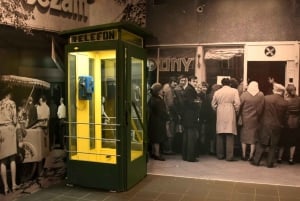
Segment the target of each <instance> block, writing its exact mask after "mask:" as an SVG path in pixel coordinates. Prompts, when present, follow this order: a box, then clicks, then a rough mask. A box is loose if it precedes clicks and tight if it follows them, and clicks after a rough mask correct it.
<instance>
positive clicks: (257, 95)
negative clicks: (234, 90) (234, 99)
mask: <svg viewBox="0 0 300 201" xmlns="http://www.w3.org/2000/svg"><path fill="white" fill-rule="evenodd" d="M240 99H241V106H240V111H239V113H240V118H241V125H240V126H241V131H240V135H241V136H240V137H241V138H240V140H241V144H242V160H247V159H246V148H247V145H250V154H249V158H248V161H251V160H252V159H253V155H254V151H255V144H256V141H257V133H258V128H259V126H258V125H259V120H260V117H261V114H262V111H263V108H264V94H263V93H262V92H261V91H260V90H259V87H258V83H257V82H255V81H252V82H250V84H249V85H248V87H247V91H245V92H243V93H242V95H241V96H240Z"/></svg>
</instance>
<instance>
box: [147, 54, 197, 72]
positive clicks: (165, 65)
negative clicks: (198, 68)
mask: <svg viewBox="0 0 300 201" xmlns="http://www.w3.org/2000/svg"><path fill="white" fill-rule="evenodd" d="M148 60H150V61H151V62H153V65H154V66H153V67H152V68H153V69H155V68H157V66H159V71H161V72H189V71H190V70H192V69H194V64H193V63H192V62H193V61H195V58H194V57H188V58H184V57H178V58H175V57H164V58H160V59H159V63H157V62H156V61H157V60H156V59H152V58H149V59H148ZM153 69H152V70H153Z"/></svg>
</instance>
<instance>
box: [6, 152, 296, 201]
mask: <svg viewBox="0 0 300 201" xmlns="http://www.w3.org/2000/svg"><path fill="white" fill-rule="evenodd" d="M166 158H167V161H164V162H162V161H154V160H150V161H149V163H148V175H147V176H146V177H145V178H144V179H143V180H142V181H141V182H140V183H138V184H137V185H136V186H134V187H133V188H132V189H130V190H129V191H127V192H117V193H116V192H115V193H114V192H106V191H101V190H98V189H88V188H81V187H78V186H75V187H68V186H66V185H65V182H64V181H63V180H52V181H50V182H49V181H48V182H47V185H43V186H44V188H38V186H37V185H36V184H34V185H33V186H32V188H33V189H31V192H33V193H32V194H24V193H21V191H19V192H16V193H12V194H9V195H7V196H2V195H0V201H13V200H14V201H73V200H76V201H122V200H130V201H150V200H151V201H194V200H195V201H202V200H203V201H300V165H299V164H296V165H293V166H291V165H288V164H286V163H285V164H280V165H277V167H276V168H272V169H269V168H266V167H264V166H263V164H262V166H261V167H254V166H251V165H250V164H248V162H244V161H236V162H226V161H220V160H217V159H215V158H214V157H211V156H203V157H200V158H199V162H196V163H189V162H185V161H182V160H181V157H180V156H166ZM166 175H169V176H166ZM51 182H52V183H51ZM47 186H48V187H47ZM1 196H2V197H1Z"/></svg>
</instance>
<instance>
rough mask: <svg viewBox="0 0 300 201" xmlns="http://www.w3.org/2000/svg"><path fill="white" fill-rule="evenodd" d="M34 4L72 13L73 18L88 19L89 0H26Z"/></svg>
mask: <svg viewBox="0 0 300 201" xmlns="http://www.w3.org/2000/svg"><path fill="white" fill-rule="evenodd" d="M26 3H27V4H29V5H32V6H40V7H42V8H44V9H48V11H49V10H55V11H58V12H62V13H65V14H70V15H72V19H77V20H86V19H87V14H88V13H87V9H88V6H87V4H88V3H87V0H26Z"/></svg>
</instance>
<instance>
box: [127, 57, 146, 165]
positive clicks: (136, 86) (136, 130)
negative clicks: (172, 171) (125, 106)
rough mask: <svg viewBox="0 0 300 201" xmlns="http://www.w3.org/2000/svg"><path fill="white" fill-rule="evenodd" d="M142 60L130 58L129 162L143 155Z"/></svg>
mask: <svg viewBox="0 0 300 201" xmlns="http://www.w3.org/2000/svg"><path fill="white" fill-rule="evenodd" d="M143 69H144V66H143V60H142V59H138V58H134V57H131V121H130V134H131V160H135V159H136V158H138V157H141V156H142V155H143V141H144V139H143V138H144V133H143V123H144V122H143V108H144V107H143V102H144V101H143V99H142V98H143V96H142V94H143V91H142V90H143V89H144V87H143V83H144V80H143V77H144V75H143V73H144V72H143Z"/></svg>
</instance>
